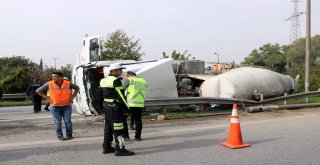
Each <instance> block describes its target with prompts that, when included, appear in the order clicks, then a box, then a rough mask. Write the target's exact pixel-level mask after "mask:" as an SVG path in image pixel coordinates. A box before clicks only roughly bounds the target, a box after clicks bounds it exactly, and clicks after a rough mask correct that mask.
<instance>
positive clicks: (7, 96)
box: [1, 93, 27, 100]
mask: <svg viewBox="0 0 320 165" xmlns="http://www.w3.org/2000/svg"><path fill="white" fill-rule="evenodd" d="M26 98H27V95H26V93H13V94H3V95H2V98H1V100H9V99H26Z"/></svg>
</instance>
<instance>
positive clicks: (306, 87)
mask: <svg viewBox="0 0 320 165" xmlns="http://www.w3.org/2000/svg"><path fill="white" fill-rule="evenodd" d="M310 1H311V0H307V11H306V12H307V18H306V21H307V25H306V69H305V83H304V91H305V92H309V88H310V54H311V38H310V35H311V26H310V25H311V19H310V18H311V7H310V5H311V4H310Z"/></svg>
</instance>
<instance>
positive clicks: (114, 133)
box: [103, 104, 125, 149]
mask: <svg viewBox="0 0 320 165" xmlns="http://www.w3.org/2000/svg"><path fill="white" fill-rule="evenodd" d="M103 110H104V111H105V113H104V115H105V122H104V139H103V148H104V149H106V148H108V147H110V146H111V143H112V141H113V137H114V138H115V142H116V148H119V141H118V137H119V136H122V137H123V135H124V128H122V129H115V127H114V123H123V120H124V118H125V117H124V115H123V112H122V109H121V107H120V106H119V105H117V104H115V105H114V106H109V105H104V107H103Z"/></svg>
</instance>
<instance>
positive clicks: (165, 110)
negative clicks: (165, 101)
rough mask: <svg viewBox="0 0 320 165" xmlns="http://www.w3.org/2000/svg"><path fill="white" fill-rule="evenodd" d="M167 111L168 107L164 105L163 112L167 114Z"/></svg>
mask: <svg viewBox="0 0 320 165" xmlns="http://www.w3.org/2000/svg"><path fill="white" fill-rule="evenodd" d="M166 113H167V107H166V106H163V110H162V114H166Z"/></svg>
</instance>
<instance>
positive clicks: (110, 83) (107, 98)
mask: <svg viewBox="0 0 320 165" xmlns="http://www.w3.org/2000/svg"><path fill="white" fill-rule="evenodd" d="M115 84H116V85H115ZM100 87H101V88H102V91H103V97H104V102H106V103H114V102H123V103H124V104H125V105H126V106H127V107H128V109H129V105H128V103H127V101H126V99H125V98H124V95H123V89H124V88H123V84H122V81H121V79H119V78H117V77H115V76H113V75H109V76H107V77H105V78H103V79H101V81H100Z"/></svg>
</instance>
